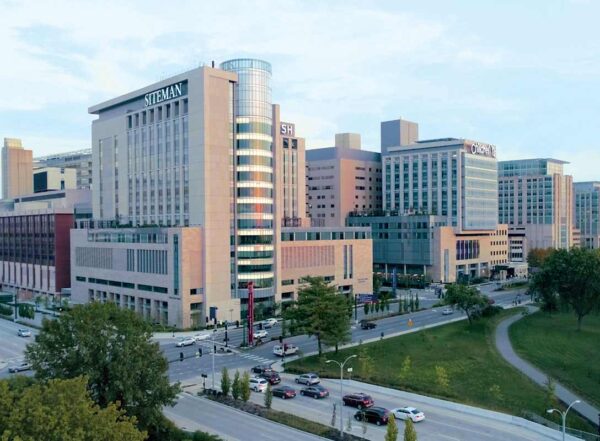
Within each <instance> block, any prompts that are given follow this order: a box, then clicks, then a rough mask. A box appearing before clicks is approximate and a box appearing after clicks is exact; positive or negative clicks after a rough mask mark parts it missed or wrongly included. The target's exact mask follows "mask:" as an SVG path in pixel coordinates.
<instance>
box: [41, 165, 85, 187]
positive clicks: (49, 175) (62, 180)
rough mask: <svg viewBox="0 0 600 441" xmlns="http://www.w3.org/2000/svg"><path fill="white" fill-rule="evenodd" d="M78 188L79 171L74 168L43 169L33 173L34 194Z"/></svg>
mask: <svg viewBox="0 0 600 441" xmlns="http://www.w3.org/2000/svg"><path fill="white" fill-rule="evenodd" d="M76 188H77V170H75V169H73V168H60V167H42V168H38V169H35V170H34V171H33V192H34V193H43V192H45V191H53V190H67V189H76Z"/></svg>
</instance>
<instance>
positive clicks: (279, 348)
mask: <svg viewBox="0 0 600 441" xmlns="http://www.w3.org/2000/svg"><path fill="white" fill-rule="evenodd" d="M296 352H298V346H294V345H293V344H290V343H284V344H283V345H275V346H273V354H275V355H278V356H279V357H283V356H284V354H285V356H286V357H287V356H288V355H294V354H295V353H296Z"/></svg>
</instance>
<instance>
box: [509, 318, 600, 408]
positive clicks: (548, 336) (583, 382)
mask: <svg viewBox="0 0 600 441" xmlns="http://www.w3.org/2000/svg"><path fill="white" fill-rule="evenodd" d="M576 329H577V319H576V317H575V314H574V313H560V314H552V315H548V314H545V313H543V312H538V313H535V314H531V315H529V316H527V317H525V318H524V319H522V320H520V321H518V322H517V323H515V324H514V325H512V326H511V327H510V329H509V335H510V339H511V342H512V344H513V347H514V348H515V351H516V352H517V353H518V354H519V355H520V356H522V357H523V358H525V359H526V360H528V361H530V362H531V363H532V364H534V365H535V366H537V367H538V368H540V369H541V370H542V371H544V372H545V373H547V374H548V375H550V376H551V377H554V378H555V379H556V380H557V381H559V382H560V383H562V384H563V385H565V386H567V387H569V388H571V389H573V391H574V392H577V393H579V394H581V395H582V396H583V397H585V398H587V399H588V400H590V401H591V402H593V403H595V404H596V406H600V315H598V314H590V315H588V316H586V317H584V318H583V325H582V329H581V331H579V332H578V331H577V330H576Z"/></svg>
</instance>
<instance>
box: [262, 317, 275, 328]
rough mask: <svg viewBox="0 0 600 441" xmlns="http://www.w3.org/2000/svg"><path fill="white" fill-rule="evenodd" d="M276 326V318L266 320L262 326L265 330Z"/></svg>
mask: <svg viewBox="0 0 600 441" xmlns="http://www.w3.org/2000/svg"><path fill="white" fill-rule="evenodd" d="M276 324H277V319H276V318H268V319H266V320H265V321H264V322H263V326H264V327H265V328H267V329H268V328H272V327H273V326H275V325H276Z"/></svg>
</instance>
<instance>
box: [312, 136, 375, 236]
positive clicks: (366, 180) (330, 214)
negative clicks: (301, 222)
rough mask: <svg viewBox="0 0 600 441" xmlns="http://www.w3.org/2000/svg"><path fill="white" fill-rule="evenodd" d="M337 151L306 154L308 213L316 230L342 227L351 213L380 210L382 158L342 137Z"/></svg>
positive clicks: (354, 140)
mask: <svg viewBox="0 0 600 441" xmlns="http://www.w3.org/2000/svg"><path fill="white" fill-rule="evenodd" d="M335 142H336V145H335V146H334V147H327V148H318V149H311V150H307V151H306V179H307V181H306V189H307V191H306V200H307V204H308V205H307V207H308V208H307V212H308V215H309V217H310V218H311V222H312V225H313V226H324V227H334V226H343V225H345V222H346V217H347V216H348V214H349V213H351V212H358V211H368V210H381V208H382V201H381V155H380V154H379V153H376V152H370V151H365V150H361V145H360V135H358V134H350V133H343V134H337V135H336V137H335Z"/></svg>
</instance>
